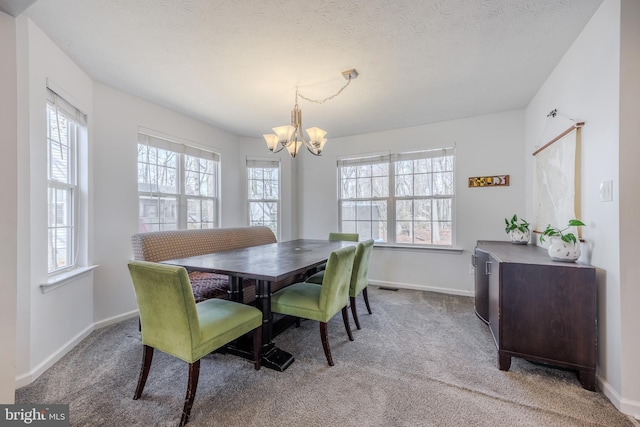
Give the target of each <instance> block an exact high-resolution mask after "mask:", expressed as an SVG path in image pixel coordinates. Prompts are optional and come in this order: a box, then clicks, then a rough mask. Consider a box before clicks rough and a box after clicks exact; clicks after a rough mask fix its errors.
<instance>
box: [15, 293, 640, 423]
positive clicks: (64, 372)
mask: <svg viewBox="0 0 640 427" xmlns="http://www.w3.org/2000/svg"><path fill="white" fill-rule="evenodd" d="M369 299H370V302H371V306H372V310H373V315H368V314H367V313H366V309H365V307H364V303H363V301H362V299H361V297H358V300H357V304H358V313H359V317H360V323H361V326H362V329H361V330H356V329H355V326H354V325H353V320H352V321H351V323H352V328H353V334H354V338H355V341H353V342H350V341H349V340H348V338H347V335H346V332H345V330H344V325H343V324H342V317H341V316H340V315H339V314H338V315H337V316H335V317H334V319H332V320H331V321H330V323H329V341H330V344H331V350H332V354H333V359H334V362H335V366H333V367H329V366H328V365H327V363H326V359H325V357H324V353H323V351H322V345H321V343H320V334H319V328H318V324H317V323H316V322H311V321H303V322H302V324H301V326H300V327H299V328H295V327H291V328H289V329H287V330H286V331H284V332H283V333H282V334H280V335H278V336H277V337H276V338H275V339H274V341H275V342H276V344H277V345H278V347H280V348H281V349H283V350H285V351H288V352H290V353H292V354H293V355H294V357H295V362H294V363H293V364H292V365H291V366H290V367H289V368H288V369H287V370H286V371H284V372H276V371H273V370H270V369H266V368H263V369H261V370H260V371H255V370H254V369H253V365H252V363H251V362H250V361H247V360H244V359H241V358H239V357H236V356H232V355H229V354H218V353H215V354H211V355H209V356H206V357H205V358H203V359H202V362H201V366H200V382H199V384H198V390H197V394H196V398H195V402H194V406H193V409H192V412H191V421H190V422H189V424H188V425H190V426H193V427H197V426H225V427H227V426H228V427H232V426H243V427H244V426H265V427H267V426H273V427H276V426H278V427H281V426H301V427H302V426H461V425H473V426H490V427H495V426H580V427H585V426H611V427H614V426H615V427H622V426H634V425H636V426H637V423H636V422H634V421H633V420H632V419H631V418H630V417H627V416H626V415H624V414H622V413H621V412H619V411H618V410H617V409H616V408H615V407H614V406H613V405H612V404H611V402H610V401H609V400H608V399H607V398H606V397H605V396H604V395H603V394H602V393H601V392H599V391H598V392H590V391H587V390H584V389H583V388H582V387H581V386H580V383H579V382H578V380H577V378H576V375H575V372H572V371H567V370H562V369H556V368H551V367H548V366H544V365H540V364H533V363H530V362H528V361H526V360H522V359H518V358H513V361H512V364H511V369H510V370H509V371H508V372H504V371H500V370H498V369H497V367H496V363H497V351H496V348H495V345H494V343H493V339H492V337H491V334H490V332H489V330H488V327H487V326H486V325H485V324H484V323H482V322H481V321H480V320H479V319H478V318H477V317H476V316H475V314H474V312H473V299H472V298H468V297H461V296H454V295H445V294H439V293H433V292H421V291H411V290H399V291H396V292H394V291H386V290H381V289H378V288H376V287H372V286H370V288H369ZM141 357H142V346H141V344H140V334H139V332H138V321H137V319H131V320H127V321H124V322H121V323H118V324H116V325H112V326H109V327H106V328H103V329H100V330H97V331H95V332H93V333H92V334H91V335H90V336H89V337H87V338H86V339H85V340H83V341H82V342H81V343H80V344H79V345H78V346H77V347H75V348H74V349H73V350H71V351H70V352H69V353H68V354H67V355H66V356H65V357H64V358H62V359H61V360H60V361H59V362H57V363H56V364H55V365H54V366H53V367H51V368H50V369H49V370H48V371H47V372H45V373H44V374H43V375H42V376H41V377H40V378H38V379H37V380H36V381H34V382H33V383H32V384H30V385H28V386H26V387H23V388H21V389H19V390H17V391H16V403H49V404H53V403H63V404H69V405H70V422H71V425H74V426H173V425H177V423H178V422H179V420H180V412H181V410H182V405H183V399H184V394H185V391H186V382H187V367H188V366H187V364H186V363H184V362H182V361H179V360H178V359H175V358H173V357H171V356H168V355H166V354H163V353H161V352H156V353H155V355H154V360H153V365H152V367H151V371H150V373H149V379H148V381H147V385H146V388H145V390H144V392H143V394H142V397H141V398H140V399H139V400H137V401H134V400H132V396H133V392H134V390H135V386H136V382H137V378H138V370H139V367H140V362H141Z"/></svg>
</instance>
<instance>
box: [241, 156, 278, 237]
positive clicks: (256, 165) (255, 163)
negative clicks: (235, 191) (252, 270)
mask: <svg viewBox="0 0 640 427" xmlns="http://www.w3.org/2000/svg"><path fill="white" fill-rule="evenodd" d="M251 169H276V170H277V174H278V179H277V182H278V184H277V198H275V199H273V198H266V197H263V198H255V199H252V198H251V192H250V188H249V187H250V185H251V183H250V181H251V173H250V170H251ZM246 176H247V180H246V185H247V186H246V189H247V224H248V225H249V226H255V225H263V226H265V223H264V215H263V216H262V221H261V224H257V223H252V220H251V218H252V217H251V204H252V203H275V205H276V209H277V214H276V223H275V230H274V229H273V228H272V227H270V226H269V225H266V226H267V227H269V228H271V230H272V231H273V234H274V235H275V236H276V238H278V239H279V235H280V218H281V215H282V214H281V207H282V203H281V201H282V199H281V194H282V192H281V188H282V167H281V164H280V159H269V160H266V159H261V158H251V157H247V159H246ZM264 181H265V179H264V178H263V179H262V182H263V183H264ZM263 188H264V186H263ZM263 194H264V192H263Z"/></svg>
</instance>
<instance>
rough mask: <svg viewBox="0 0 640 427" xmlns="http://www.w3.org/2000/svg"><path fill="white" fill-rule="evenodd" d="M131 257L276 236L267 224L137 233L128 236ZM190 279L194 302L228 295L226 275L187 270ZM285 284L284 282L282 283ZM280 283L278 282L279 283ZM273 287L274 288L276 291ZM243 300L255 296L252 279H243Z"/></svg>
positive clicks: (162, 257)
mask: <svg viewBox="0 0 640 427" xmlns="http://www.w3.org/2000/svg"><path fill="white" fill-rule="evenodd" d="M131 242H132V244H133V256H134V259H136V260H140V261H150V262H160V261H166V260H169V259H177V258H188V257H192V256H198V255H205V254H210V253H214V252H220V251H227V250H232V249H243V248H248V247H251V246H259V245H267V244H270V243H276V242H277V240H276V236H275V235H274V234H273V232H272V231H271V229H269V228H268V227H236V228H214V229H202V230H172V231H152V232H148V233H138V234H134V235H133V236H132V237H131ZM189 279H190V280H191V286H192V288H193V295H194V296H195V299H196V302H200V301H204V300H206V299H210V298H222V299H228V292H227V291H228V290H229V280H228V277H227V276H224V275H220V274H215V273H205V272H199V271H190V272H189ZM282 285H285V284H282ZM278 287H280V286H278ZM275 290H276V289H274V291H275ZM243 299H244V301H243V302H244V303H245V304H250V303H252V302H253V301H254V300H255V282H254V281H250V280H245V281H244V283H243Z"/></svg>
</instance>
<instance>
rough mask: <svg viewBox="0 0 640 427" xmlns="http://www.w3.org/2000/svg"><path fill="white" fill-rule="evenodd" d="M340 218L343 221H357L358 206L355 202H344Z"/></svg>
mask: <svg viewBox="0 0 640 427" xmlns="http://www.w3.org/2000/svg"><path fill="white" fill-rule="evenodd" d="M340 216H341V217H342V220H343V221H354V220H355V219H356V204H355V203H353V202H342V203H341V215H340ZM343 231H344V230H343Z"/></svg>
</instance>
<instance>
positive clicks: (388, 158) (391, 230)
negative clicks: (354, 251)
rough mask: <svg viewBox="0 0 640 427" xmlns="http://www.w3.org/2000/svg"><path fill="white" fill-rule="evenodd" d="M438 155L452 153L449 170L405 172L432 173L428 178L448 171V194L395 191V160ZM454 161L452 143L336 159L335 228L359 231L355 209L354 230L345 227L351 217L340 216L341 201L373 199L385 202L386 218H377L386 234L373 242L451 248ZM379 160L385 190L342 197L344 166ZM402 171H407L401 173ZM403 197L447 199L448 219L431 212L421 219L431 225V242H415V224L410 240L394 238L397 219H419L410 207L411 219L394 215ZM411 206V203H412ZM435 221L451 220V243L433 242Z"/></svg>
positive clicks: (375, 162)
mask: <svg viewBox="0 0 640 427" xmlns="http://www.w3.org/2000/svg"><path fill="white" fill-rule="evenodd" d="M441 157H451V169H450V170H446V171H437V172H436V171H433V170H431V171H429V172H422V173H416V171H415V170H413V172H412V173H411V174H408V175H411V176H412V177H415V176H416V175H423V174H424V175H431V178H433V176H435V175H436V174H439V173H442V174H445V173H446V174H449V175H450V177H451V180H450V182H449V183H448V186H449V188H450V190H451V194H434V193H433V192H431V194H428V195H421V194H419V195H415V193H414V194H411V195H397V186H396V184H397V182H396V181H397V177H398V176H399V175H398V171H397V166H398V162H400V161H407V160H419V159H434V158H441ZM455 163H456V153H455V147H445V148H436V149H429V150H421V151H410V152H401V153H385V154H369V155H367V154H363V155H360V156H349V157H345V158H342V159H339V160H338V162H337V174H338V177H337V182H338V201H337V207H338V229H339V230H340V232H358V231H359V229H358V222H359V221H358V219H357V213H356V218H355V219H354V220H353V221H354V223H355V230H351V229H348V230H347V229H345V227H344V225H345V221H350V220H345V219H344V218H343V204H344V203H345V202H348V203H358V202H372V203H371V205H373V204H374V203H375V202H384V203H385V204H386V208H385V210H386V218H384V217H383V218H382V219H380V220H378V222H379V223H382V224H383V227H384V228H386V230H383V231H386V236H385V240H384V241H379V240H378V239H375V237H373V238H374V240H376V245H378V246H380V245H381V246H400V247H410V248H424V249H445V250H446V249H454V248H455V244H456V221H455V218H456V215H455V198H456V182H455V169H456V166H455ZM380 164H384V165H387V170H388V173H387V175H386V178H387V180H388V186H387V189H386V194H383V195H378V196H374V195H373V190H372V194H371V197H351V198H349V197H343V191H342V190H343V186H344V183H343V181H344V177H343V176H342V173H343V169H342V168H343V167H349V166H362V165H380ZM404 175H407V174H404ZM376 177H378V178H383V175H379V176H376ZM356 179H357V177H356ZM372 179H373V176H372ZM412 182H414V183H415V178H412ZM356 185H357V184H356ZM430 189H431V190H433V183H432V180H431V186H430ZM403 200H409V201H412V202H413V201H416V200H430V201H432V203H434V202H437V201H438V200H449V203H450V207H449V209H450V219H448V220H447V221H439V220H434V219H433V216H431V217H430V219H429V220H422V221H423V222H424V221H427V222H428V223H429V224H430V227H429V230H430V233H431V237H430V238H431V240H430V243H427V244H420V243H415V228H412V231H411V235H412V236H413V237H412V239H413V242H401V241H398V239H397V225H398V223H401V222H405V221H406V222H412V223H415V222H416V221H419V220H418V219H416V215H415V213H413V210H412V215H411V219H410V220H400V219H398V218H397V212H396V207H397V202H398V201H403ZM432 206H433V205H432ZM412 207H413V203H412ZM436 222H438V223H441V222H445V223H450V224H451V230H450V233H451V234H450V236H451V237H450V239H451V241H450V244H435V243H433V235H434V227H433V224H434V223H436ZM372 224H373V222H372ZM372 234H373V233H372ZM365 237H366V238H369V237H367V236H361V238H365Z"/></svg>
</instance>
